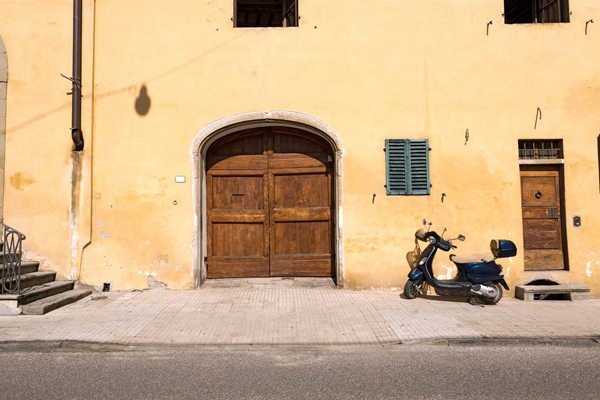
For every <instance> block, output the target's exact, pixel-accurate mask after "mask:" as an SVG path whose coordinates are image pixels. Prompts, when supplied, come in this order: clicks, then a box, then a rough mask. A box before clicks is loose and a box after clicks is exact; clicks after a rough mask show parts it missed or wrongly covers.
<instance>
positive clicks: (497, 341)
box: [402, 337, 600, 348]
mask: <svg viewBox="0 0 600 400" xmlns="http://www.w3.org/2000/svg"><path fill="white" fill-rule="evenodd" d="M402 344H403V345H407V346H445V347H486V346H489V347H503V346H510V347H538V346H539V347H569V348H573V347H598V348H600V337H572V338H463V339H434V340H421V341H415V342H410V343H402Z"/></svg>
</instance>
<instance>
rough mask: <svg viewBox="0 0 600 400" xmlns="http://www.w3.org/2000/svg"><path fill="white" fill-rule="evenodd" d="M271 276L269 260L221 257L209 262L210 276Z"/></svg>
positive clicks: (212, 277) (215, 277)
mask: <svg viewBox="0 0 600 400" xmlns="http://www.w3.org/2000/svg"><path fill="white" fill-rule="evenodd" d="M268 276H269V260H268V259H267V260H266V261H264V260H253V259H248V260H243V261H240V260H239V259H220V260H213V261H212V262H211V263H210V264H209V268H208V276H207V277H208V278H209V279H219V278H265V277H268Z"/></svg>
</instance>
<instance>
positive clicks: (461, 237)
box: [458, 234, 466, 242]
mask: <svg viewBox="0 0 600 400" xmlns="http://www.w3.org/2000/svg"><path fill="white" fill-rule="evenodd" d="M465 239H466V237H465V235H462V234H461V235H458V240H460V241H461V242H464V241H465Z"/></svg>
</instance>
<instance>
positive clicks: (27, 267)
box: [0, 261, 40, 277]
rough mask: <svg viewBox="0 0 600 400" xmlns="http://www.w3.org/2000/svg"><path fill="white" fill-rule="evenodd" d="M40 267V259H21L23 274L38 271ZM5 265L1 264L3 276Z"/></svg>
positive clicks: (0, 274)
mask: <svg viewBox="0 0 600 400" xmlns="http://www.w3.org/2000/svg"><path fill="white" fill-rule="evenodd" d="M39 267H40V263H39V261H21V275H25V274H30V273H32V272H36V271H37V270H38V269H39ZM3 269H4V267H3V266H2V264H0V277H1V276H2V270H3Z"/></svg>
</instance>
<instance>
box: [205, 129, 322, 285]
mask: <svg viewBox="0 0 600 400" xmlns="http://www.w3.org/2000/svg"><path fill="white" fill-rule="evenodd" d="M332 172H333V159H332V152H331V150H330V147H329V145H328V144H327V142H325V141H324V140H323V139H321V138H319V137H317V136H315V135H312V134H309V133H306V132H303V131H300V130H297V129H291V128H260V129H254V130H247V131H244V132H240V133H237V134H234V135H230V136H227V137H225V138H223V139H220V140H219V141H217V142H216V143H214V144H213V145H212V146H211V147H210V149H209V150H208V153H207V224H208V227H207V228H208V229H207V246H208V257H207V258H208V260H207V261H208V264H207V273H208V277H209V278H227V277H232V278H233V277H262V276H332V275H333V267H332V265H333V263H332V253H333V251H332V249H333V245H332V240H331V238H332V219H331V218H332V212H331V210H332V204H333V201H332V183H333V182H332V176H333V174H332Z"/></svg>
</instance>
